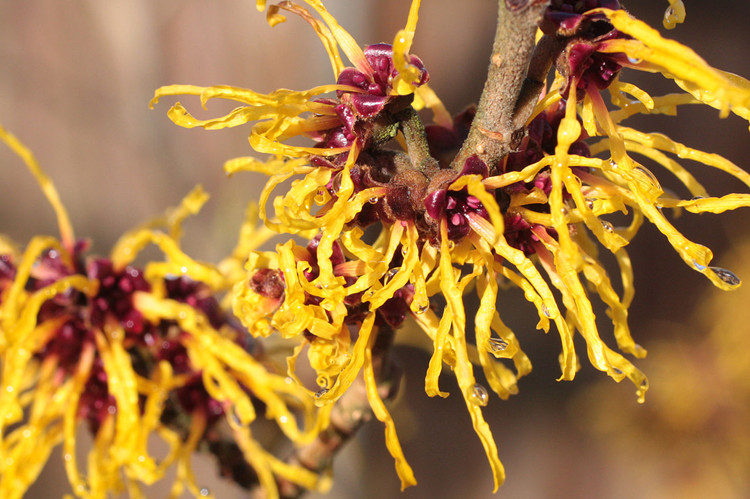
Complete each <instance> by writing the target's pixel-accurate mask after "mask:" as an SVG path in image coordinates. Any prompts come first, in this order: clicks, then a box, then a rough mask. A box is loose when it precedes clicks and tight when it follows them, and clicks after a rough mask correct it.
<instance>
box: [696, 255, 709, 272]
mask: <svg viewBox="0 0 750 499" xmlns="http://www.w3.org/2000/svg"><path fill="white" fill-rule="evenodd" d="M693 267H695V268H696V270H698V271H700V272H703V271H704V270H706V266H705V265H701V264H700V263H698V262H697V261H696V260H695V258H693Z"/></svg>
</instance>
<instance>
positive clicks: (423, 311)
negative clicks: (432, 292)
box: [417, 305, 430, 314]
mask: <svg viewBox="0 0 750 499" xmlns="http://www.w3.org/2000/svg"><path fill="white" fill-rule="evenodd" d="M428 308H430V306H429V305H422V306H421V307H419V308H418V309H417V313H418V314H423V313H425V312H427V309H428Z"/></svg>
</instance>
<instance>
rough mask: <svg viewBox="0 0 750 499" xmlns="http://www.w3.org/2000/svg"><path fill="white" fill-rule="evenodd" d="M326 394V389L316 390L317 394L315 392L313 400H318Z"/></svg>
mask: <svg viewBox="0 0 750 499" xmlns="http://www.w3.org/2000/svg"><path fill="white" fill-rule="evenodd" d="M326 393H328V388H321V389H320V390H318V391H317V392H315V398H316V399H319V398H321V397H322V396H323V395H325V394H326Z"/></svg>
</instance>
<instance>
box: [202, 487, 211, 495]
mask: <svg viewBox="0 0 750 499" xmlns="http://www.w3.org/2000/svg"><path fill="white" fill-rule="evenodd" d="M200 494H201V497H208V496H209V495H210V494H211V491H210V490H208V489H207V488H205V487H204V488H202V489H201V490H200Z"/></svg>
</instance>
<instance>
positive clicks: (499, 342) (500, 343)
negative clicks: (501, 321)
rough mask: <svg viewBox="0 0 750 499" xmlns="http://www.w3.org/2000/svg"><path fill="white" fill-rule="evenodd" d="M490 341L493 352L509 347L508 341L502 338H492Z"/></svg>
mask: <svg viewBox="0 0 750 499" xmlns="http://www.w3.org/2000/svg"><path fill="white" fill-rule="evenodd" d="M489 343H490V351H491V352H502V351H504V350H505V349H506V348H508V342H507V341H505V340H504V339H502V338H490V341H489Z"/></svg>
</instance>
